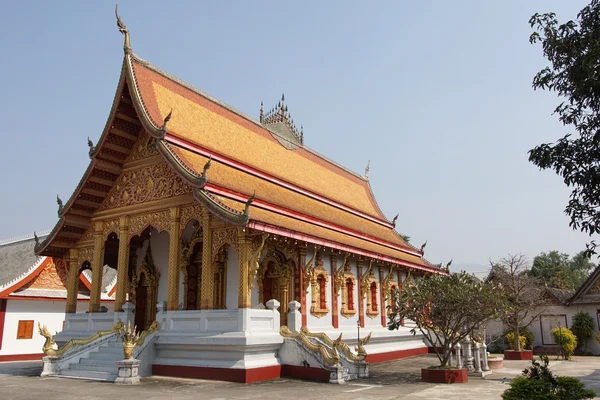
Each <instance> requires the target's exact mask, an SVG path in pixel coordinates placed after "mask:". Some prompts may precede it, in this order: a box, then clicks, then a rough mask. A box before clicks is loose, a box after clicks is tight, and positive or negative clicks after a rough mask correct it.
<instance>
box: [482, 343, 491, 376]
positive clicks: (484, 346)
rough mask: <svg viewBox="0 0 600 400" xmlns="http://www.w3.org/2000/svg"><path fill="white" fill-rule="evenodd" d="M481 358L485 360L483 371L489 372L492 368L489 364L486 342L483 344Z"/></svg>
mask: <svg viewBox="0 0 600 400" xmlns="http://www.w3.org/2000/svg"><path fill="white" fill-rule="evenodd" d="M481 357H482V360H483V367H482V369H483V370H484V371H489V370H490V366H489V364H488V356H487V345H486V344H485V342H483V343H482V344H481Z"/></svg>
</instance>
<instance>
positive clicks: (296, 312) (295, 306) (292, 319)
mask: <svg viewBox="0 0 600 400" xmlns="http://www.w3.org/2000/svg"><path fill="white" fill-rule="evenodd" d="M300 307H301V305H300V303H298V302H297V301H290V303H289V304H288V309H289V311H288V318H287V323H288V328H289V329H290V331H292V332H294V333H298V332H300V328H302V313H301V312H300Z"/></svg>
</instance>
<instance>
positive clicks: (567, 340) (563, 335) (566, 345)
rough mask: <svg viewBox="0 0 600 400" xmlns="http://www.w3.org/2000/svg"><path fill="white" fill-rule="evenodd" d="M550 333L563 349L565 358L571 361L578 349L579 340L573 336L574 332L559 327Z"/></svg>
mask: <svg viewBox="0 0 600 400" xmlns="http://www.w3.org/2000/svg"><path fill="white" fill-rule="evenodd" d="M550 333H551V334H552V337H553V338H554V342H555V343H556V344H557V345H559V346H560V347H561V350H562V355H563V358H564V359H565V360H570V359H571V356H572V355H573V353H574V352H575V349H576V348H577V338H576V337H575V335H573V332H571V330H570V329H567V328H561V327H560V326H558V327H556V328H554V329H552V330H551V331H550Z"/></svg>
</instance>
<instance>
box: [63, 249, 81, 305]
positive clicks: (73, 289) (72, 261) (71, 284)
mask: <svg viewBox="0 0 600 400" xmlns="http://www.w3.org/2000/svg"><path fill="white" fill-rule="evenodd" d="M67 267H68V268H69V269H68V275H67V305H66V308H65V313H67V314H74V313H76V312H77V292H78V288H79V285H78V283H79V279H78V278H79V251H78V250H77V249H71V250H69V261H68V265H67Z"/></svg>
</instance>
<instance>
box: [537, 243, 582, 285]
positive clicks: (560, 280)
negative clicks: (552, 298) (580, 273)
mask: <svg viewBox="0 0 600 400" xmlns="http://www.w3.org/2000/svg"><path fill="white" fill-rule="evenodd" d="M531 275H532V276H535V277H537V278H540V279H541V280H543V281H544V282H545V283H546V284H547V285H548V286H552V287H556V288H559V289H573V280H572V277H571V274H570V269H569V255H568V254H565V253H559V252H558V251H556V250H554V251H550V252H548V253H541V254H540V255H538V256H536V257H534V259H533V266H532V267H531Z"/></svg>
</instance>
